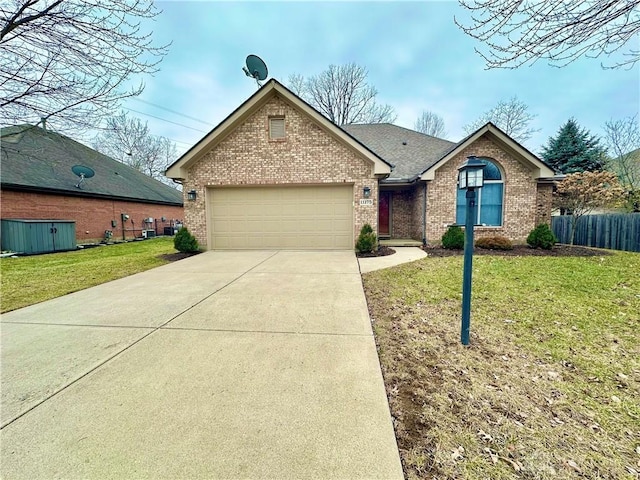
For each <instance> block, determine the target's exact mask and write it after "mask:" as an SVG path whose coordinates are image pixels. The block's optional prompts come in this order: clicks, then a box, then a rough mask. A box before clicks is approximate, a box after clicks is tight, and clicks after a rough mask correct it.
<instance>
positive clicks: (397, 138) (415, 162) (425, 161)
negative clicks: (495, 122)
mask: <svg viewBox="0 0 640 480" xmlns="http://www.w3.org/2000/svg"><path fill="white" fill-rule="evenodd" d="M342 129H343V130H345V131H346V132H347V133H349V134H350V135H351V136H352V137H354V138H355V139H356V140H358V141H359V142H360V143H362V144H364V145H365V146H367V147H368V148H369V149H370V150H373V152H374V153H376V154H377V155H378V156H379V157H381V158H383V159H384V160H386V161H387V162H389V163H391V164H392V165H394V169H393V171H392V172H391V175H390V176H389V178H388V179H387V180H386V181H388V182H399V181H407V182H411V181H413V180H415V179H416V178H417V177H418V176H419V175H420V174H421V173H423V172H424V171H425V170H426V169H427V168H429V167H431V166H432V165H433V164H435V163H436V162H437V161H438V160H440V159H441V158H442V157H443V156H444V155H445V154H446V153H448V152H450V151H451V150H452V149H453V148H455V146H456V145H458V144H457V143H454V142H450V141H449V140H444V139H442V138H437V137H432V136H431V135H425V134H424V133H420V132H416V131H413V130H409V129H407V128H403V127H398V126H397V125H392V124H390V123H376V124H366V125H365V124H352V125H344V126H343V127H342Z"/></svg>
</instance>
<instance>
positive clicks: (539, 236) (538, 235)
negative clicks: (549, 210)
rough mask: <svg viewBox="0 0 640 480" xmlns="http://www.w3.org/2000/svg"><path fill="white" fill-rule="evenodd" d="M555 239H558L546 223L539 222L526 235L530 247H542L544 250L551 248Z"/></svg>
mask: <svg viewBox="0 0 640 480" xmlns="http://www.w3.org/2000/svg"><path fill="white" fill-rule="evenodd" d="M557 241H558V239H557V238H556V236H555V235H554V234H553V232H552V231H551V229H550V228H549V225H547V224H546V223H541V224H540V225H538V226H537V227H536V228H534V229H533V230H531V233H530V234H529V236H528V237H527V243H528V244H529V246H530V247H531V248H542V249H544V250H551V248H552V247H553V246H554V245H555V244H556V242H557Z"/></svg>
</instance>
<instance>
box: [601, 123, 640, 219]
mask: <svg viewBox="0 0 640 480" xmlns="http://www.w3.org/2000/svg"><path fill="white" fill-rule="evenodd" d="M604 132H605V136H604V140H605V144H606V146H607V149H608V151H609V155H610V157H611V158H610V159H609V161H608V162H607V169H608V170H610V171H612V172H614V173H615V174H616V175H617V176H618V180H619V181H620V184H621V185H622V186H623V187H624V188H625V190H626V191H627V205H626V207H627V209H628V210H632V211H640V125H638V116H637V115H636V116H633V117H628V118H623V119H621V120H609V121H608V122H606V123H605V125H604Z"/></svg>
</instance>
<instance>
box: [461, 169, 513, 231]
mask: <svg viewBox="0 0 640 480" xmlns="http://www.w3.org/2000/svg"><path fill="white" fill-rule="evenodd" d="M481 160H482V161H483V162H485V163H486V164H487V166H486V167H484V170H483V178H484V186H483V187H482V188H478V189H477V190H476V207H475V208H474V219H475V220H474V223H475V224H476V225H486V226H489V227H500V226H502V203H503V197H504V180H503V178H502V173H501V172H500V169H499V168H498V166H497V165H496V164H495V163H493V162H492V161H491V160H489V159H488V158H481ZM457 192H458V195H457V201H456V223H457V224H458V225H464V223H465V215H466V207H467V200H466V198H465V192H466V190H462V189H460V188H458V189H457Z"/></svg>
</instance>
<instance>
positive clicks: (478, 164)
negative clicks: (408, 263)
mask: <svg viewBox="0 0 640 480" xmlns="http://www.w3.org/2000/svg"><path fill="white" fill-rule="evenodd" d="M485 166H486V163H484V162H483V161H482V160H479V159H478V157H474V156H471V157H468V158H467V161H466V162H464V163H463V164H462V165H461V166H460V168H458V170H459V172H460V173H459V176H458V183H459V188H460V189H461V190H466V191H467V192H466V194H465V198H466V200H467V208H466V212H465V223H464V263H463V271H462V327H461V329H460V342H461V343H462V344H463V345H469V333H470V330H471V272H472V270H471V265H472V262H473V224H474V218H473V217H474V211H475V206H476V188H480V187H482V182H483V179H484V177H483V172H482V170H483V169H484V167H485Z"/></svg>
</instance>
